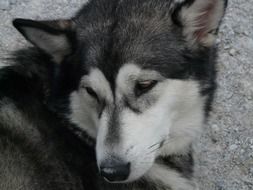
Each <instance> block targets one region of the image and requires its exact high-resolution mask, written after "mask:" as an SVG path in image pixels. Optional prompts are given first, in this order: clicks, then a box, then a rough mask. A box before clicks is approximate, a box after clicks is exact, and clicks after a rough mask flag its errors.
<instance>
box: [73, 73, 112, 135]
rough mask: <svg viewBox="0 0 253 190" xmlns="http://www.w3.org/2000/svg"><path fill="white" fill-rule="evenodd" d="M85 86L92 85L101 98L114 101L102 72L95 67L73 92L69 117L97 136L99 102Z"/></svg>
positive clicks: (88, 132) (89, 133) (90, 133)
mask: <svg viewBox="0 0 253 190" xmlns="http://www.w3.org/2000/svg"><path fill="white" fill-rule="evenodd" d="M83 87H92V88H93V90H94V91H95V92H96V93H97V94H98V96H99V97H100V98H103V99H105V100H106V101H107V102H110V103H111V102H112V93H111V91H110V87H109V84H108V82H107V80H106V79H105V77H104V75H103V74H102V72H101V71H100V70H98V69H94V70H92V71H91V72H90V73H89V75H88V76H84V77H83V78H82V80H81V84H80V87H79V89H78V90H77V91H74V92H73V93H72V94H71V97H70V102H71V104H70V107H71V114H70V117H69V118H70V119H71V121H72V122H73V123H75V124H77V126H79V127H80V128H82V129H83V130H85V131H86V132H87V134H88V135H90V136H91V137H93V138H96V136H97V131H98V126H99V125H98V113H97V107H98V102H97V101H96V100H95V99H94V98H93V97H91V96H90V95H89V94H88V93H87V92H86V90H85V88H83Z"/></svg>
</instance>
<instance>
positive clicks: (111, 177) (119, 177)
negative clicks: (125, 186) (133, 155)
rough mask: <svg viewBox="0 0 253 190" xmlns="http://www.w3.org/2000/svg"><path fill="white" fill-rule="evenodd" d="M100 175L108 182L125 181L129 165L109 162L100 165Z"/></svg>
mask: <svg viewBox="0 0 253 190" xmlns="http://www.w3.org/2000/svg"><path fill="white" fill-rule="evenodd" d="M100 173H101V175H102V176H103V177H104V178H105V179H106V180H108V181H109V182H120V181H125V180H126V179H127V178H128V176H129V174H130V163H129V162H128V163H125V162H122V161H119V160H109V161H106V162H103V163H102V164H101V166H100Z"/></svg>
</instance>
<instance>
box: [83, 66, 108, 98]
mask: <svg viewBox="0 0 253 190" xmlns="http://www.w3.org/2000/svg"><path fill="white" fill-rule="evenodd" d="M82 81H83V82H82V85H87V86H90V87H91V88H92V89H93V90H94V91H95V92H96V93H97V94H98V95H99V96H100V98H102V99H103V100H105V101H107V102H112V101H113V95H112V91H111V88H110V84H109V82H108V80H107V79H106V78H105V76H104V74H103V73H102V71H100V70H99V69H98V68H94V69H91V71H90V73H89V74H88V75H87V76H85V77H84V78H83V79H82Z"/></svg>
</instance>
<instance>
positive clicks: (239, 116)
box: [0, 0, 253, 190]
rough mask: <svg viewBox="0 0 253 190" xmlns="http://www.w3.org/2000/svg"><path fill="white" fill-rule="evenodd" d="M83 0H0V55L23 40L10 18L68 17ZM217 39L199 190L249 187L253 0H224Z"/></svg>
mask: <svg viewBox="0 0 253 190" xmlns="http://www.w3.org/2000/svg"><path fill="white" fill-rule="evenodd" d="M84 2H85V0H54V1H52V0H36V1H35V0H33V1H32V0H20V1H17V0H0V18H1V21H0V57H5V56H6V55H7V54H8V52H9V51H12V50H15V49H17V48H21V47H22V46H24V44H26V45H27V43H26V42H25V40H24V39H23V38H22V37H21V35H19V34H18V32H17V31H16V30H15V29H14V28H13V27H12V25H11V21H12V19H13V18H15V17H23V18H33V19H52V18H54V19H55V18H62V17H68V16H71V15H73V13H74V12H75V11H76V10H78V8H79V7H80V5H81V4H83V3H84ZM217 43H218V46H219V48H220V52H219V65H218V71H219V74H218V87H219V88H218V91H217V95H216V99H215V103H214V110H213V112H212V114H211V118H210V120H209V122H208V124H207V125H206V126H205V130H204V132H203V135H202V137H201V138H200V141H199V143H197V144H196V152H197V164H196V165H197V166H196V175H197V178H198V180H199V183H200V189H201V190H252V189H253V1H252V0H229V6H228V9H227V14H226V17H225V19H224V22H223V24H222V26H221V31H220V35H219V39H218V40H217ZM0 65H1V62H0Z"/></svg>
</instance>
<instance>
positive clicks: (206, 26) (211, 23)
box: [172, 0, 227, 47]
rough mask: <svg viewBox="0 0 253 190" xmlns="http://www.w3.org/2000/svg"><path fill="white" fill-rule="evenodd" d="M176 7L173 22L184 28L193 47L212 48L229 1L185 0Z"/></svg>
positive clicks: (184, 32) (184, 33) (185, 34)
mask: <svg viewBox="0 0 253 190" xmlns="http://www.w3.org/2000/svg"><path fill="white" fill-rule="evenodd" d="M179 2H181V3H177V4H176V6H175V10H174V13H173V16H172V18H173V20H174V22H175V23H176V24H178V25H180V26H181V27H182V28H183V35H184V36H185V37H186V40H187V42H188V43H190V45H191V46H196V45H202V46H205V47H210V46H212V45H213V44H214V42H215V39H216V34H217V30H218V28H219V25H220V22H221V19H222V17H223V15H224V12H225V8H226V5H227V0H184V1H183V2H182V1H179Z"/></svg>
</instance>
